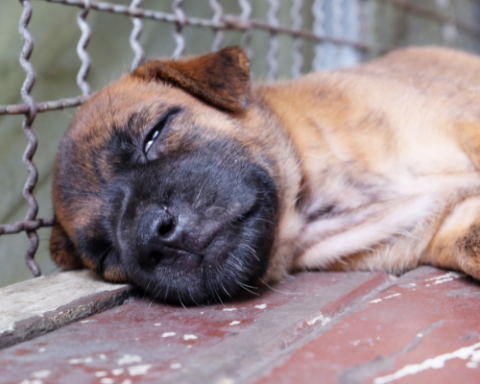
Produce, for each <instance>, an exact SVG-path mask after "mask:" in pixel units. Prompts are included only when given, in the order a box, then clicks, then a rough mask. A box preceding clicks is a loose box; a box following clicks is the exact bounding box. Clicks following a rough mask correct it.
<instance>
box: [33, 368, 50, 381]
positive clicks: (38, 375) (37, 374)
mask: <svg viewBox="0 0 480 384" xmlns="http://www.w3.org/2000/svg"><path fill="white" fill-rule="evenodd" d="M50 373H51V372H50V371H49V370H48V369H45V370H43V371H38V372H34V373H32V376H33V377H35V378H36V379H46V378H47V377H48V376H50Z"/></svg>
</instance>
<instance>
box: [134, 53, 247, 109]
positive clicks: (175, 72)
mask: <svg viewBox="0 0 480 384" xmlns="http://www.w3.org/2000/svg"><path fill="white" fill-rule="evenodd" d="M132 76H134V77H138V78H141V79H143V80H146V81H164V82H166V83H169V84H172V85H175V86H178V87H180V88H182V89H184V90H185V91H187V92H189V93H190V94H192V95H193V96H196V97H198V98H199V99H201V100H203V101H205V102H207V103H209V104H212V105H214V106H216V107H218V108H222V109H226V110H228V111H231V112H240V111H241V110H242V109H244V108H245V107H246V106H247V103H248V97H249V94H250V69H249V63H248V57H247V54H246V53H245V51H244V50H243V49H242V48H240V47H228V48H224V49H222V50H220V51H218V52H214V53H210V54H208V55H203V56H197V57H192V58H185V59H180V60H153V61H149V62H148V63H146V64H144V65H142V66H141V67H138V68H137V69H135V70H134V71H133V72H132Z"/></svg>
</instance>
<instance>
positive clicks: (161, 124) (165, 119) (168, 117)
mask: <svg viewBox="0 0 480 384" xmlns="http://www.w3.org/2000/svg"><path fill="white" fill-rule="evenodd" d="M180 111H181V108H180V107H173V108H170V109H169V110H168V111H167V112H165V113H164V114H163V115H162V117H160V119H159V120H158V122H157V123H156V124H155V125H154V126H153V127H152V128H151V129H150V131H149V132H148V134H147V136H146V137H145V140H144V144H143V152H144V153H145V155H146V154H147V153H148V150H149V149H150V148H151V147H152V145H153V143H154V142H155V140H157V138H158V136H160V133H162V131H163V130H164V129H165V128H166V127H168V125H169V124H170V123H171V122H172V120H173V118H174V117H175V116H176V115H177V113H179V112H180Z"/></svg>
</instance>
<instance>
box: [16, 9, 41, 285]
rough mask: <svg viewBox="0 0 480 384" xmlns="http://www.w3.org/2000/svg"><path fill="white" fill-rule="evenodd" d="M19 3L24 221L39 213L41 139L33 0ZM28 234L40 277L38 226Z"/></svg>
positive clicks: (29, 254)
mask: <svg viewBox="0 0 480 384" xmlns="http://www.w3.org/2000/svg"><path fill="white" fill-rule="evenodd" d="M20 3H21V4H22V6H23V12H22V16H21V18H20V22H19V23H18V31H19V32H20V35H21V37H22V39H23V41H24V42H25V44H24V45H23V48H22V52H21V53H20V65H21V66H22V68H23V70H24V71H25V73H26V75H27V76H26V78H25V81H24V83H23V86H22V89H21V91H20V93H21V95H22V99H23V101H24V102H25V104H27V105H28V112H27V113H25V119H24V120H23V124H22V127H23V131H24V132H25V135H26V136H27V138H28V145H27V148H26V149H25V152H24V153H23V163H24V164H25V167H26V168H27V170H28V179H27V181H26V183H25V186H24V187H23V197H24V198H25V200H26V201H27V203H28V205H29V208H28V212H27V215H26V216H25V221H27V220H28V221H33V220H35V219H36V217H37V213H38V204H37V200H36V199H35V197H34V196H33V193H32V192H33V189H34V188H35V185H36V184H37V180H38V171H37V168H36V167H35V164H34V163H33V161H32V159H33V155H34V154H35V151H36V149H37V145H38V141H37V137H36V136H35V133H34V132H33V129H32V124H33V121H34V120H35V116H36V114H37V104H36V103H35V101H34V100H33V98H32V96H31V95H30V92H31V90H32V88H33V85H34V84H35V77H36V74H35V70H34V69H33V66H32V64H31V63H30V61H29V60H30V56H31V54H32V51H33V47H34V43H33V38H32V35H31V34H30V32H29V30H28V23H29V22H30V18H31V17H32V3H31V2H30V0H20ZM27 236H28V238H29V239H30V246H29V248H28V250H27V254H26V255H25V262H26V263H27V266H28V268H30V271H32V274H33V276H35V277H37V276H40V274H41V272H40V268H39V266H38V264H37V263H36V261H35V260H34V257H35V253H36V251H37V249H38V243H39V239H38V233H37V231H35V230H30V231H27Z"/></svg>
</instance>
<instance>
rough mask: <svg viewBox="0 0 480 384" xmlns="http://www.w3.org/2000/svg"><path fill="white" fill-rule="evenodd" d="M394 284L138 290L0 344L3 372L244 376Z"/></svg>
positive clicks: (82, 377)
mask: <svg viewBox="0 0 480 384" xmlns="http://www.w3.org/2000/svg"><path fill="white" fill-rule="evenodd" d="M392 283H394V281H393V280H392V279H391V278H390V276H388V275H387V274H384V273H362V272H351V273H341V272H336V273H333V272H331V273H325V272H324V273H322V272H304V273H299V274H296V275H295V276H294V277H292V278H291V279H290V280H287V281H285V282H283V283H281V284H277V285H275V286H274V287H272V288H273V289H274V290H272V289H271V288H269V287H266V286H263V287H259V289H257V290H255V291H256V292H257V293H258V296H255V295H250V294H248V293H246V294H245V295H243V296H240V297H236V298H235V299H232V300H229V301H228V302H224V303H223V304H218V305H208V306H205V307H187V308H183V307H181V306H171V305H164V304H161V303H156V302H152V301H151V299H140V298H139V299H137V300H135V301H134V302H132V303H128V304H126V305H123V306H121V307H118V308H114V309H111V310H109V311H106V312H104V313H101V314H99V315H96V316H92V317H90V318H88V319H85V320H83V321H80V322H77V323H75V324H71V325H69V326H67V327H64V328H62V329H59V330H58V331H56V332H53V333H50V334H48V335H44V336H41V337H38V338H36V339H34V340H31V341H28V342H25V343H22V344H19V345H16V346H13V347H10V348H7V349H5V350H3V351H0V377H2V380H3V381H2V382H4V383H8V384H10V383H11V384H15V383H20V382H24V383H27V382H33V381H34V380H40V379H41V381H42V383H43V384H53V383H62V382H65V383H67V382H68V383H69V384H77V383H78V384H87V383H92V384H98V383H101V384H109V383H110V384H122V383H125V384H126V383H130V384H134V383H140V382H141V383H145V382H155V383H158V382H162V383H175V384H179V383H209V384H210V383H233V382H243V381H244V380H245V379H247V378H248V377H250V376H251V375H252V374H255V372H262V371H263V370H264V369H267V368H268V367H270V366H271V365H272V364H275V363H276V362H277V359H278V358H281V356H283V354H284V352H285V350H289V349H291V348H292V347H293V346H296V345H298V344H303V343H305V340H309V339H310V338H311V337H315V336H317V335H319V334H322V333H323V332H325V331H327V330H328V329H329V328H330V327H331V326H332V324H335V323H336V322H337V321H338V320H339V318H341V317H342V316H344V315H345V314H347V313H350V312H351V311H354V310H355V308H357V307H358V306H359V304H360V303H363V305H364V306H366V305H367V304H368V301H369V300H371V298H372V297H375V296H376V294H378V292H379V291H381V290H383V289H384V288H385V287H387V286H390V285H391V284H392Z"/></svg>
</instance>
